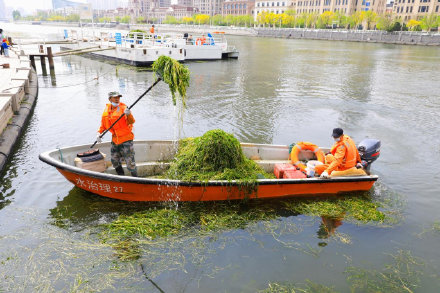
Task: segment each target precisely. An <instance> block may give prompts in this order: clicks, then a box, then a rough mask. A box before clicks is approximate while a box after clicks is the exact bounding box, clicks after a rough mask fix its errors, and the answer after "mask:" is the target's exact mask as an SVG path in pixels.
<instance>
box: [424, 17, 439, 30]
mask: <svg viewBox="0 0 440 293" xmlns="http://www.w3.org/2000/svg"><path fill="white" fill-rule="evenodd" d="M439 21H440V18H439V16H438V15H435V14H434V13H431V14H429V15H427V16H425V17H423V18H422V19H421V20H420V26H421V27H422V29H423V30H425V31H428V32H429V31H431V30H432V29H433V28H437V27H438V26H439Z"/></svg>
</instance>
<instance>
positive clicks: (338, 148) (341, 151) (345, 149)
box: [326, 134, 361, 174]
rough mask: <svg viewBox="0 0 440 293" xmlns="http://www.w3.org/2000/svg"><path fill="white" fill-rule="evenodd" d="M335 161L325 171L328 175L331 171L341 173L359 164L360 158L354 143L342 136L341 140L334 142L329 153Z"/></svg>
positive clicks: (347, 137) (346, 136)
mask: <svg viewBox="0 0 440 293" xmlns="http://www.w3.org/2000/svg"><path fill="white" fill-rule="evenodd" d="M330 152H331V153H332V155H333V156H334V158H335V160H334V161H333V162H332V163H331V164H330V165H329V166H328V168H327V169H326V171H327V173H328V174H330V173H331V172H332V171H333V170H338V171H343V170H347V169H350V168H352V167H354V166H356V163H358V162H361V157H360V155H359V152H358V150H357V148H356V144H355V143H354V141H353V140H352V139H351V138H350V137H349V136H348V135H345V134H343V135H342V136H341V140H340V141H338V142H336V143H335V144H334V145H333V146H332V148H331V151H330Z"/></svg>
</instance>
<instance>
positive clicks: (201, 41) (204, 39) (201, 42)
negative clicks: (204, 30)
mask: <svg viewBox="0 0 440 293" xmlns="http://www.w3.org/2000/svg"><path fill="white" fill-rule="evenodd" d="M205 43H206V38H205V35H202V36H201V37H200V38H197V41H196V45H203V44H205Z"/></svg>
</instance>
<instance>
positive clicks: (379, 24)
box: [163, 9, 440, 32]
mask: <svg viewBox="0 0 440 293" xmlns="http://www.w3.org/2000/svg"><path fill="white" fill-rule="evenodd" d="M163 23H166V24H186V25H190V24H193V25H206V24H210V25H215V26H231V25H232V26H236V27H248V26H258V27H267V28H311V29H332V28H343V29H357V30H359V29H366V30H372V29H374V30H384V31H388V32H392V31H400V30H408V29H410V30H412V31H417V30H422V29H423V30H425V31H432V30H435V29H436V28H438V26H439V25H440V16H439V15H435V14H431V15H427V16H425V17H423V18H422V19H420V20H408V21H406V22H404V21H403V20H402V19H400V18H399V17H397V16H395V15H393V14H388V13H387V14H383V15H378V14H377V13H376V12H374V11H356V12H355V13H353V14H351V15H345V14H344V13H342V12H340V11H338V12H332V11H325V12H324V13H322V14H318V13H316V12H310V13H307V12H305V13H297V12H296V11H295V10H291V9H290V10H286V11H285V12H284V13H281V14H276V13H272V12H268V11H263V12H260V13H258V15H257V17H256V19H255V20H254V19H253V17H252V16H251V15H220V14H217V15H214V16H209V15H206V14H195V15H193V17H182V18H176V17H172V16H168V17H167V18H166V19H165V20H164V21H163Z"/></svg>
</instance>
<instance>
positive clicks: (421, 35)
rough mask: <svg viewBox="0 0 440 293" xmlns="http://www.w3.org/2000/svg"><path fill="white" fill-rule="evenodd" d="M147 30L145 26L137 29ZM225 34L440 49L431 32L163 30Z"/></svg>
mask: <svg viewBox="0 0 440 293" xmlns="http://www.w3.org/2000/svg"><path fill="white" fill-rule="evenodd" d="M137 28H141V29H145V26H144V27H137ZM213 30H218V31H224V32H225V33H226V34H228V35H240V36H257V37H272V38H286V39H307V40H328V41H349V42H369V43H388V44H402V45H424V46H439V45H440V34H439V33H427V32H386V31H360V30H323V29H290V28H275V29H274V28H227V27H214V28H212V27H211V28H210V27H203V26H202V27H199V26H183V27H181V26H169V25H161V26H160V27H159V31H179V32H193V33H206V32H207V31H213Z"/></svg>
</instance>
